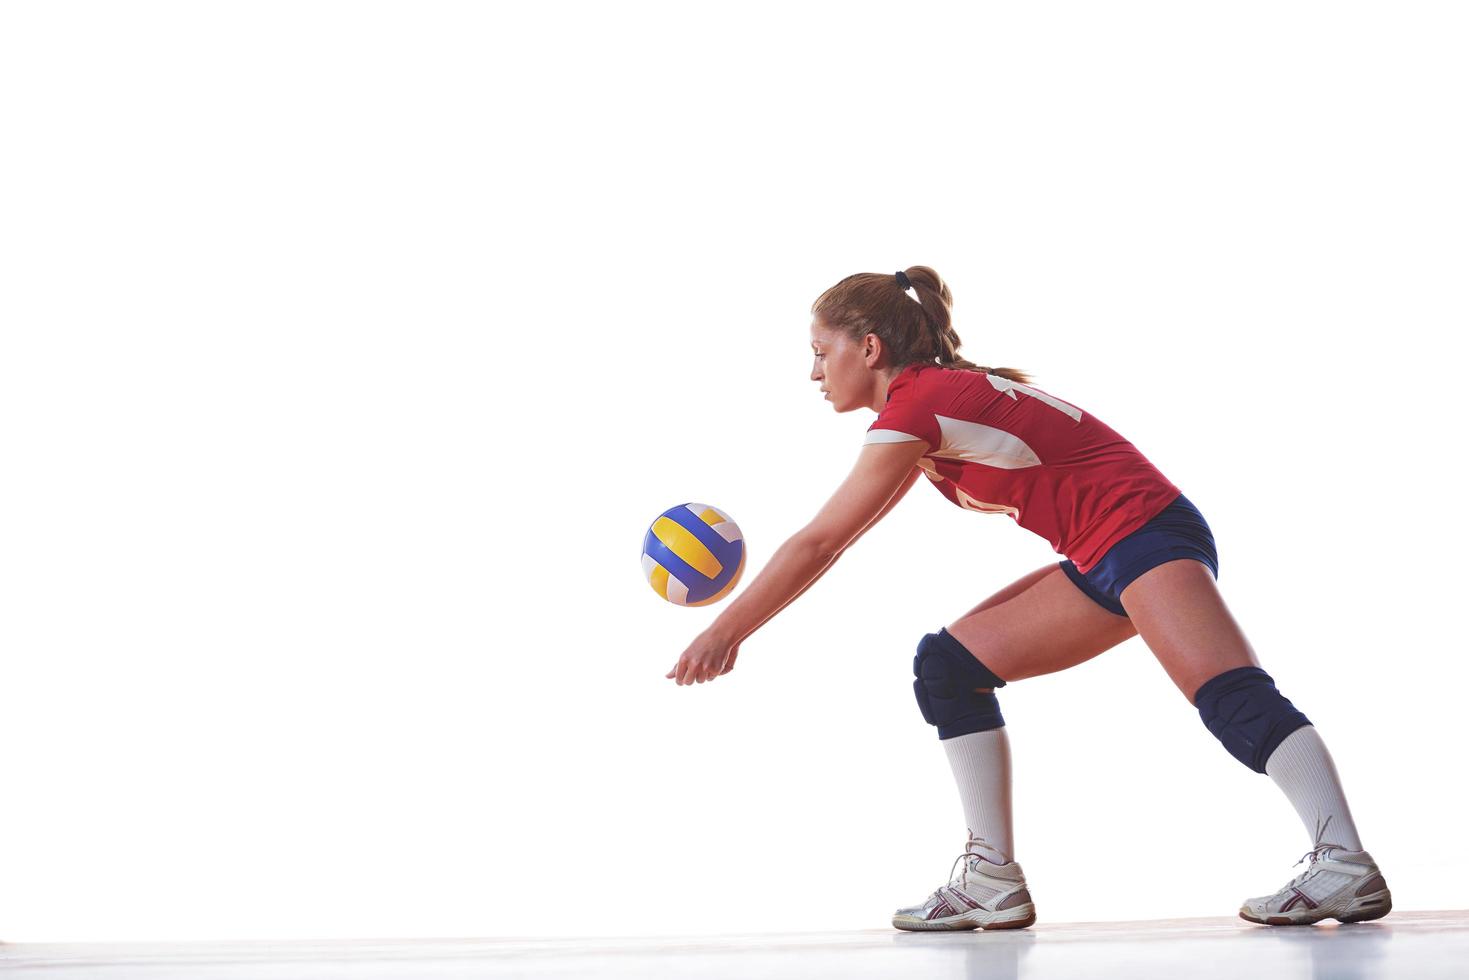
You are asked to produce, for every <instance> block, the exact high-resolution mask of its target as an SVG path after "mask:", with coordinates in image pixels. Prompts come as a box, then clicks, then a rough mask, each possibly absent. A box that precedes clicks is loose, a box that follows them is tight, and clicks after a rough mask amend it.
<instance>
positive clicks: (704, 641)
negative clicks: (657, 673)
mask: <svg viewBox="0 0 1469 980" xmlns="http://www.w3.org/2000/svg"><path fill="white" fill-rule="evenodd" d="M739 655H740V645H739V644H738V643H734V644H730V643H725V642H724V641H722V640H717V639H715V638H714V637H711V636H710V635H709V634H708V633H700V634H699V636H698V637H696V638H695V640H694V642H693V643H690V644H689V648H688V649H687V650H685V651H684V652H683V656H681V657H679V658H678V663H676V664H674V665H673V669H672V670H670V671H669V672H668V673H666V674H664V675H663V676H664V677H667V678H670V679H671V680H674V681H677V682H678V685H679V686H680V687H682V686H683V685H685V684H695V683H697V684H702V683H704V682H705V681H712V680H714V678H716V677H719V676H721V675H723V674H728V673H729V672H730V671H732V670H734V665H735V658H736V657H738V656H739Z"/></svg>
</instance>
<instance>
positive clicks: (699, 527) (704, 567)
mask: <svg viewBox="0 0 1469 980" xmlns="http://www.w3.org/2000/svg"><path fill="white" fill-rule="evenodd" d="M744 570H745V536H744V535H743V534H741V533H740V527H739V525H738V524H736V523H735V522H734V521H732V520H730V519H729V515H728V514H726V513H725V512H724V511H722V510H720V509H719V508H718V507H710V506H709V505H708V504H679V505H678V506H677V507H670V508H668V509H667V510H665V511H664V512H663V513H662V514H660V515H658V519H657V520H656V521H654V522H653V526H652V527H650V528H648V533H647V534H646V535H644V536H643V574H644V575H646V576H647V578H648V584H649V585H651V586H652V587H653V591H654V592H656V593H658V594H659V595H660V596H662V597H663V598H665V599H667V600H668V601H669V602H671V603H674V604H675V605H679V606H707V605H709V604H710V603H714V602H718V601H719V600H720V599H723V598H724V597H725V596H727V595H729V593H730V592H731V590H733V589H734V587H735V584H736V583H737V582H739V580H740V573H741V572H743V571H744Z"/></svg>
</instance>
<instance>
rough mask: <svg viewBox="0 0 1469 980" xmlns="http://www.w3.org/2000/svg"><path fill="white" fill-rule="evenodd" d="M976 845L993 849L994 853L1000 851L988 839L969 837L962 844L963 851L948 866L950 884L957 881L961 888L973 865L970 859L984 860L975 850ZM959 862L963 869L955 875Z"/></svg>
mask: <svg viewBox="0 0 1469 980" xmlns="http://www.w3.org/2000/svg"><path fill="white" fill-rule="evenodd" d="M976 846H978V847H983V848H985V849H986V850H990V851H994V852H995V853H996V854H999V853H1000V852H999V851H998V850H996V849H995V847H994V846H993V845H991V844H990V842H989V841H987V840H985V839H984V838H982V837H971V838H969V843H968V844H965V845H964V851H963V853H962V854H960V855H959V856H958V857H956V858H954V863H953V864H952V865H950V866H949V884H950V885H952V884H954V883H955V882H958V883H959V886H960V887H961V888H962V887H963V886H964V884H965V882H966V880H967V879H968V875H969V871H970V869H971V868H972V867H973V865H972V864H971V863H970V862H972V861H983V860H984V857H983V856H982V855H981V854H979V853H978V851H977V850H975V848H976ZM961 862H962V863H963V865H964V870H962V871H960V872H959V873H958V874H957V875H955V874H954V870H955V869H956V868H958V867H959V865H960V863H961Z"/></svg>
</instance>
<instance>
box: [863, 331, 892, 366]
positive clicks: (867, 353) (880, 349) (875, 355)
mask: <svg viewBox="0 0 1469 980" xmlns="http://www.w3.org/2000/svg"><path fill="white" fill-rule="evenodd" d="M862 360H863V361H865V362H866V364H867V366H868V367H870V368H877V367H881V366H882V365H883V364H884V363H885V362H886V360H887V345H886V344H884V343H883V342H882V338H881V337H879V336H878V335H877V334H875V333H870V334H868V335H867V336H865V337H863V338H862Z"/></svg>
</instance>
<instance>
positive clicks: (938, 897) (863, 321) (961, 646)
mask: <svg viewBox="0 0 1469 980" xmlns="http://www.w3.org/2000/svg"><path fill="white" fill-rule="evenodd" d="M951 306H952V298H951V296H950V293H949V289H948V287H947V286H946V285H945V284H944V282H943V280H941V279H940V278H939V276H938V274H937V273H936V272H934V270H932V269H930V268H927V267H926V266H916V267H914V268H911V269H907V270H906V271H904V272H899V273H896V274H894V275H887V274H877V273H861V274H858V275H854V276H849V277H847V278H846V279H843V280H842V281H841V282H839V283H837V284H836V285H835V286H833V287H832V288H831V289H828V290H827V291H826V292H825V293H823V294H822V295H821V296H820V298H818V299H817V300H816V303H815V304H814V305H813V306H812V314H813V319H812V322H811V346H812V349H813V351H814V354H815V365H814V367H813V368H812V371H811V380H813V381H816V382H818V383H820V385H821V390H822V391H823V392H825V393H826V397H827V399H829V400H830V401H831V402H832V405H833V407H834V408H835V409H836V410H837V411H838V412H850V411H853V410H855V409H858V408H869V409H871V410H873V411H875V412H877V419H876V421H874V422H873V423H872V426H871V427H870V428H869V429H868V432H867V439H866V442H865V444H864V446H863V448H862V452H861V455H860V456H859V457H858V459H857V465H856V467H855V468H854V469H853V470H852V472H851V474H850V475H849V476H848V477H847V479H846V482H844V483H843V484H842V485H841V487H840V488H839V489H838V490H837V492H836V494H835V495H834V496H833V497H832V498H831V500H830V501H829V502H828V503H827V504H826V506H825V507H823V508H822V509H821V512H820V513H818V514H817V515H816V517H815V519H814V520H812V521H811V523H810V524H809V525H807V526H806V527H805V528H803V529H801V530H800V531H798V532H797V533H796V534H795V535H793V536H792V537H791V538H790V540H788V541H787V542H786V543H785V544H783V545H782V546H781V547H780V549H779V550H777V551H776V553H775V555H774V556H773V557H772V558H771V559H770V562H769V564H768V565H766V567H765V568H764V569H763V570H762V571H761V572H760V574H759V575H758V576H756V578H755V580H754V581H753V582H752V583H751V584H750V585H749V587H748V588H746V589H745V591H744V592H743V593H742V594H741V595H740V596H739V597H738V598H736V599H735V600H734V601H733V602H731V603H730V605H729V607H728V608H727V609H726V610H725V611H724V612H723V614H722V615H720V616H719V618H718V619H717V620H715V622H714V623H713V625H711V626H710V627H709V629H707V630H705V631H704V633H702V634H701V635H700V636H699V637H698V638H697V639H695V640H694V642H693V643H692V644H691V645H690V646H689V648H688V649H687V650H685V651H684V653H683V656H681V657H680V658H679V661H678V663H677V664H676V665H675V666H674V668H673V670H671V671H669V673H668V675H667V676H668V677H670V678H672V679H674V680H675V681H677V683H678V684H679V685H684V684H693V683H700V684H702V683H704V682H705V681H712V680H713V679H714V678H716V677H718V676H720V675H721V674H726V673H728V672H729V671H730V670H732V669H734V665H735V659H736V657H737V656H738V654H739V647H740V644H741V643H742V642H743V641H744V640H745V638H746V637H748V636H749V635H750V634H751V633H753V632H754V631H755V630H756V629H758V628H759V627H760V626H761V625H763V624H764V623H765V622H766V621H767V620H769V619H770V618H771V617H772V616H774V615H775V614H776V613H777V612H779V611H780V610H781V609H783V608H784V607H785V606H786V605H787V604H788V603H790V602H791V601H792V600H793V599H795V598H796V597H797V596H799V595H800V594H801V593H802V592H804V591H805V590H806V589H807V588H809V587H810V586H811V584H812V583H813V582H815V581H816V580H817V579H818V578H820V577H821V575H822V574H823V573H824V572H825V571H826V570H827V569H828V568H830V567H831V565H832V563H833V562H834V561H836V559H837V558H838V557H839V556H840V555H841V554H842V553H843V552H844V551H845V550H846V549H847V548H848V547H850V546H851V544H852V543H853V542H855V541H856V540H857V539H858V538H860V537H861V536H862V535H863V534H864V533H865V532H866V531H867V530H868V529H869V528H871V527H872V526H873V525H874V524H876V523H877V522H878V521H880V520H881V519H882V517H883V515H885V514H886V513H887V512H888V511H890V510H892V509H893V507H895V506H896V505H897V503H898V501H899V500H901V499H902V498H903V495H904V494H906V493H907V492H908V489H909V488H910V487H911V486H912V485H913V484H914V482H915V481H916V480H917V478H918V476H919V474H920V473H921V474H924V475H926V476H927V477H928V479H929V480H930V481H931V482H932V483H933V484H934V485H935V486H936V487H937V488H938V489H939V491H940V492H942V493H943V494H944V496H946V497H948V498H949V499H950V500H951V501H953V502H954V503H956V504H958V505H959V506H960V507H963V508H965V509H968V510H977V511H980V512H982V513H991V514H1001V513H1003V514H1009V515H1010V516H1011V517H1012V518H1014V519H1015V521H1016V522H1017V523H1018V524H1019V525H1020V526H1021V527H1023V528H1026V529H1027V530H1030V531H1033V532H1035V533H1037V534H1040V535H1041V536H1043V537H1044V538H1046V540H1048V541H1049V542H1050V543H1051V546H1052V547H1053V548H1055V550H1056V552H1057V553H1058V554H1061V555H1064V556H1066V558H1067V560H1066V561H1063V562H1061V563H1060V564H1059V565H1048V566H1046V567H1045V568H1041V569H1038V570H1037V571H1035V572H1032V573H1031V574H1029V575H1027V576H1025V577H1024V578H1022V579H1020V580H1019V581H1017V582H1015V583H1014V584H1013V585H1010V586H1009V587H1007V588H1005V589H1002V590H1000V591H999V592H998V593H996V594H995V595H993V596H991V597H990V598H989V599H986V600H985V601H984V602H982V603H980V604H979V605H978V606H976V607H975V608H974V609H972V610H970V611H969V612H968V613H966V614H965V615H963V616H961V617H959V618H958V619H957V620H955V621H954V622H952V623H950V624H949V625H948V627H947V628H944V629H940V630H939V631H938V632H937V633H930V634H928V635H927V636H925V637H923V639H922V640H921V641H919V644H918V655H917V656H916V657H915V658H914V663H913V670H914V675H915V679H914V684H913V686H914V692H915V694H916V696H917V698H918V705H919V709H920V710H921V711H922V713H923V717H924V720H925V721H927V722H928V723H929V724H931V725H934V726H935V727H936V728H937V730H938V737H939V739H940V741H941V742H942V743H943V746H944V749H945V751H946V753H947V755H948V758H949V762H950V765H951V767H952V768H953V772H954V778H955V780H956V782H957V783H958V787H959V793H960V797H961V799H962V802H963V806H964V815H965V818H966V819H967V821H968V824H969V841H968V843H967V844H966V846H965V849H964V853H962V854H961V855H960V856H959V858H958V859H957V861H956V864H962V866H963V870H962V871H960V872H959V874H958V875H957V876H954V877H951V880H950V881H949V883H948V884H947V885H944V886H941V887H940V888H939V889H938V890H936V891H935V892H934V893H933V894H932V895H930V896H929V897H928V899H927V900H926V901H924V902H923V903H922V904H920V905H916V906H913V907H911V908H904V909H899V910H898V911H897V912H896V913H895V914H894V916H893V925H894V926H896V927H897V928H899V929H912V930H941V929H974V928H981V929H1010V928H1022V927H1024V926H1028V925H1030V924H1031V923H1032V922H1034V921H1035V905H1034V904H1033V902H1032V901H1031V896H1030V891H1029V888H1028V887H1027V885H1026V882H1025V876H1024V874H1023V873H1022V872H1021V869H1020V865H1019V864H1018V863H1016V862H1015V860H1014V853H1013V851H1012V845H1011V837H1012V835H1011V816H1010V751H1009V742H1008V737H1007V735H1006V733H1005V728H1004V724H1005V722H1004V719H1003V718H1002V717H1001V715H1000V708H999V703H998V700H997V699H996V697H995V694H994V691H995V689H996V688H999V687H1003V686H1005V684H1007V683H1009V682H1010V681H1018V680H1023V679H1024V678H1027V677H1036V676H1039V675H1041V674H1049V673H1051V672H1053V671H1057V670H1064V669H1066V668H1067V667H1072V666H1075V665H1076V664H1079V663H1082V662H1083V661H1086V660H1090V659H1091V658H1092V657H1095V656H1097V655H1098V654H1100V653H1102V652H1103V651H1104V650H1107V649H1109V648H1111V647H1113V646H1116V645H1117V644H1119V643H1121V642H1122V641H1124V640H1126V639H1128V638H1130V637H1133V636H1137V635H1141V636H1142V638H1143V641H1144V642H1145V643H1146V644H1147V645H1148V647H1149V649H1151V650H1152V651H1153V653H1154V655H1156V656H1157V658H1158V660H1159V662H1160V663H1161V664H1162V665H1163V669H1164V670H1165V671H1167V673H1168V676H1169V677H1170V678H1171V679H1172V680H1173V683H1174V684H1176V685H1177V686H1178V689H1179V691H1180V692H1182V694H1183V695H1184V697H1186V698H1188V699H1189V701H1190V702H1191V703H1192V704H1194V705H1195V706H1196V707H1197V708H1198V711H1199V714H1200V717H1201V718H1202V719H1203V721H1204V724H1205V725H1206V726H1207V727H1208V729H1209V731H1210V732H1212V733H1213V734H1214V735H1215V736H1216V737H1217V738H1218V739H1219V740H1220V741H1221V742H1222V743H1223V744H1224V747H1225V748H1226V749H1228V750H1229V752H1230V753H1231V754H1232V755H1234V757H1235V758H1237V759H1239V760H1240V761H1241V762H1243V763H1244V764H1245V765H1247V766H1249V767H1250V768H1252V769H1254V770H1255V771H1256V772H1261V773H1266V774H1268V775H1269V776H1270V778H1271V779H1272V780H1273V781H1274V782H1275V783H1276V784H1277V785H1278V786H1279V787H1280V788H1281V790H1282V791H1283V792H1284V793H1285V795H1286V796H1287V798H1289V800H1290V802H1291V804H1292V805H1293V806H1294V807H1295V809H1296V812H1297V813H1298V814H1299V815H1300V817H1301V819H1302V821H1303V822H1304V823H1305V825H1306V829H1307V831H1308V832H1309V833H1310V834H1311V839H1312V848H1311V850H1310V851H1309V852H1308V854H1307V856H1306V858H1305V859H1303V860H1305V861H1306V862H1307V864H1306V870H1305V871H1304V872H1303V873H1301V874H1300V875H1298V876H1296V877H1295V878H1293V879H1291V881H1289V882H1288V883H1287V884H1286V885H1285V886H1284V887H1283V888H1281V889H1280V890H1279V891H1277V892H1276V893H1275V894H1273V895H1267V896H1263V897H1260V898H1252V899H1248V900H1246V901H1245V903H1244V905H1243V907H1241V909H1240V915H1241V916H1242V917H1243V918H1245V919H1248V920H1249V921H1251V922H1259V923H1264V924H1268V925H1287V924H1290V925H1296V924H1306V923H1312V922H1318V921H1320V920H1322V919H1325V918H1335V919H1337V920H1339V921H1341V922H1356V921H1361V920H1366V919H1376V918H1380V917H1382V916H1384V915H1386V914H1387V913H1388V911H1389V910H1390V909H1391V908H1392V897H1391V894H1390V892H1389V891H1388V888H1387V884H1386V883H1385V882H1384V881H1383V878H1382V875H1381V873H1380V872H1379V871H1378V869H1377V866H1376V864H1375V863H1374V862H1373V860H1372V858H1371V856H1370V855H1369V854H1368V853H1367V852H1366V851H1364V850H1363V849H1362V842H1361V840H1360V839H1359V838H1358V837H1357V830H1356V827H1355V825H1354V824H1353V822H1352V816H1351V811H1350V810H1349V809H1348V807H1347V802H1346V798H1345V796H1344V795H1343V793H1342V789H1341V785H1340V783H1339V781H1338V779H1337V775H1336V768H1335V766H1334V765H1333V764H1332V761H1331V756H1330V754H1329V753H1328V752H1327V750H1326V746H1325V745H1324V744H1323V743H1322V741H1321V738H1320V736H1318V735H1317V734H1316V729H1315V728H1314V727H1312V726H1311V723H1310V722H1309V721H1308V720H1307V719H1306V716H1305V715H1303V714H1301V712H1299V711H1297V710H1296V709H1295V707H1294V706H1292V705H1291V703H1290V702H1289V701H1287V700H1286V699H1285V698H1284V697H1282V696H1281V695H1280V693H1279V692H1278V691H1277V690H1276V688H1275V683H1274V681H1272V680H1271V678H1270V675H1269V674H1267V673H1265V671H1264V670H1262V669H1261V668H1260V665H1259V661H1257V660H1256V659H1255V654H1254V651H1253V650H1252V649H1251V648H1250V644H1249V642H1248V641H1247V640H1246V639H1245V637H1244V634H1243V633H1242V632H1241V631H1240V628H1239V626H1238V625H1237V624H1236V623H1235V621H1234V619H1233V618H1232V617H1231V616H1230V614H1229V610H1228V609H1227V608H1226V607H1225V605H1224V601H1223V599H1221V598H1220V595H1219V591H1218V589H1217V587H1216V585H1215V579H1216V578H1217V576H1218V559H1217V556H1216V554H1215V550H1214V540H1213V536H1212V534H1211V533H1210V530H1209V526H1208V524H1207V523H1205V521H1204V518H1203V515H1201V514H1200V513H1199V511H1198V510H1197V509H1196V508H1195V507H1194V506H1193V504H1191V503H1189V501H1188V499H1187V498H1186V497H1184V496H1183V495H1182V494H1181V493H1180V492H1179V490H1178V488H1177V487H1175V486H1174V485H1173V484H1172V483H1170V482H1169V481H1168V480H1167V478H1166V477H1164V476H1163V474H1162V473H1160V472H1159V471H1158V470H1157V468H1156V467H1154V466H1153V465H1152V464H1151V463H1150V462H1149V461H1148V460H1147V459H1146V458H1144V457H1143V455H1142V454H1141V453H1140V452H1138V451H1137V449H1136V448H1135V447H1133V445H1132V444H1131V443H1129V442H1128V441H1127V440H1125V439H1123V438H1122V437H1121V436H1119V435H1118V434H1117V433H1116V432H1114V431H1113V430H1112V429H1110V428H1108V427H1107V426H1106V425H1104V424H1102V423H1101V422H1100V421H1099V420H1098V419H1096V418H1095V417H1093V416H1091V415H1088V414H1087V413H1085V412H1083V411H1081V410H1080V409H1079V408H1077V407H1076V406H1074V405H1071V404H1069V403H1067V402H1064V401H1061V400H1060V399H1058V398H1055V397H1053V396H1051V395H1049V394H1047V393H1046V392H1044V391H1041V390H1040V389H1039V388H1036V387H1033V386H1031V385H1029V384H1028V383H1027V382H1028V381H1029V378H1027V377H1026V376H1025V375H1024V374H1023V373H1021V372H1019V371H1015V370H1011V369H1007V368H994V369H992V368H986V367H979V366H977V365H975V364H972V363H970V362H969V361H966V360H963V359H962V358H960V357H959V356H958V353H957V352H958V348H959V336H958V334H956V333H955V332H954V328H953V327H952V325H951V324H950V308H951ZM951 875H952V869H951Z"/></svg>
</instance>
